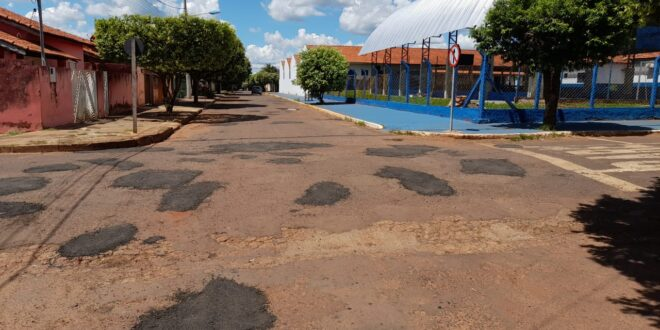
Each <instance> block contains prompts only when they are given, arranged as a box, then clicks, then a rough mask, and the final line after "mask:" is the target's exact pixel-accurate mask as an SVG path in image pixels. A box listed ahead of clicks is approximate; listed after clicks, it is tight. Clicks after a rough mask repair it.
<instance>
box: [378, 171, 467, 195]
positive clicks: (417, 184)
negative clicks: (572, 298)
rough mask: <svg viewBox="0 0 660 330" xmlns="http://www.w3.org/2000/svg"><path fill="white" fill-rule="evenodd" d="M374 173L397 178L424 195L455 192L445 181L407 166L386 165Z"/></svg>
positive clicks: (388, 177) (404, 184)
mask: <svg viewBox="0 0 660 330" xmlns="http://www.w3.org/2000/svg"><path fill="white" fill-rule="evenodd" d="M375 175H376V176H379V177H381V178H387V179H397V180H399V183H400V184H401V185H402V186H403V187H404V188H406V189H408V190H412V191H414V192H416V193H418V194H420V195H424V196H451V195H454V194H455V193H456V192H455V191H454V189H453V188H452V187H451V186H450V185H449V183H448V182H447V181H445V180H442V179H438V178H436V177H435V176H433V175H431V174H428V173H424V172H418V171H413V170H409V169H407V168H402V167H391V166H386V167H383V168H381V169H380V171H378V172H377V173H376V174H375Z"/></svg>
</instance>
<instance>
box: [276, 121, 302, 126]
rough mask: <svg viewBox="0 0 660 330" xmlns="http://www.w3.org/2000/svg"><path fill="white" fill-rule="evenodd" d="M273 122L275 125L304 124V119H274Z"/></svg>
mask: <svg viewBox="0 0 660 330" xmlns="http://www.w3.org/2000/svg"><path fill="white" fill-rule="evenodd" d="M271 124H273V125H286V124H303V122H302V121H294V120H281V121H274V122H272V123H271Z"/></svg>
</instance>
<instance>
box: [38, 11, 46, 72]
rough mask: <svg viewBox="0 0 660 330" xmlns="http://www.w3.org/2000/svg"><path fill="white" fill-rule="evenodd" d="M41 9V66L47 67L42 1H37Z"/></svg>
mask: <svg viewBox="0 0 660 330" xmlns="http://www.w3.org/2000/svg"><path fill="white" fill-rule="evenodd" d="M37 8H39V44H40V46H41V66H44V67H45V66H46V51H45V50H44V19H43V17H42V15H41V0H37Z"/></svg>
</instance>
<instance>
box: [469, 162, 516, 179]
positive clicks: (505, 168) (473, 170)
mask: <svg viewBox="0 0 660 330" xmlns="http://www.w3.org/2000/svg"><path fill="white" fill-rule="evenodd" d="M461 172H463V173H466V174H489V175H506V176H517V177H523V176H525V169H523V168H522V167H520V166H518V165H516V164H514V163H512V162H510V161H509V160H508V159H461Z"/></svg>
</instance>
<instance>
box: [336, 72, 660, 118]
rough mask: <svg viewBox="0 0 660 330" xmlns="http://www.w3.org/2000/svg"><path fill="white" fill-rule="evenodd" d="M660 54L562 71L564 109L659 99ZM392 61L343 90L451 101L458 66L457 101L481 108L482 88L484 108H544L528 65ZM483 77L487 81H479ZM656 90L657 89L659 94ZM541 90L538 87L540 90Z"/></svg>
mask: <svg viewBox="0 0 660 330" xmlns="http://www.w3.org/2000/svg"><path fill="white" fill-rule="evenodd" d="M657 63H658V59H649V60H636V61H631V60H626V61H622V60H619V61H618V62H610V63H607V64H604V65H601V66H594V67H593V68H587V69H582V70H572V71H569V70H566V71H564V72H562V75H561V77H562V78H561V88H560V104H559V106H560V108H564V109H566V108H590V109H598V108H632V107H650V106H651V103H652V101H651V100H655V103H654V104H653V106H655V104H658V103H659V102H660V101H659V100H658V97H657V95H658V93H659V92H660V91H659V90H658V83H657V78H656V79H654V75H655V77H657V76H658V75H659V74H660V72H659V71H660V70H658V68H656V66H658V64H657ZM498 65H499V66H495V67H493V66H490V65H485V66H484V65H482V66H481V67H480V66H469V65H466V66H458V67H457V68H455V69H452V68H451V67H447V66H445V65H434V64H428V63H425V64H424V65H419V64H415V65H406V64H403V63H402V64H392V65H391V66H386V65H372V67H371V69H370V70H362V72H358V73H356V74H355V75H349V77H348V81H347V83H346V89H345V91H343V92H342V93H338V95H346V96H351V97H355V98H357V99H360V98H363V99H375V100H381V101H390V102H401V103H412V104H421V105H425V104H428V105H436V106H447V105H448V104H449V101H450V100H449V95H450V83H451V76H452V74H453V72H454V70H455V71H456V102H457V104H458V105H459V106H462V107H473V108H474V107H479V103H480V102H479V95H482V94H481V93H480V89H481V88H482V87H483V88H484V89H485V90H484V91H483V92H482V93H483V95H484V100H483V101H484V102H483V103H484V109H485V110H487V109H508V108H511V106H513V107H515V108H520V109H542V108H543V107H544V101H543V94H542V90H543V86H542V79H541V75H540V74H539V73H535V72H530V71H529V70H527V69H526V68H524V67H515V66H511V65H508V66H507V65H502V63H498ZM482 76H484V77H485V78H486V79H485V80H486V83H485V84H483V86H480V79H481V77H482ZM654 89H655V93H654ZM537 91H539V92H537Z"/></svg>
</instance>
